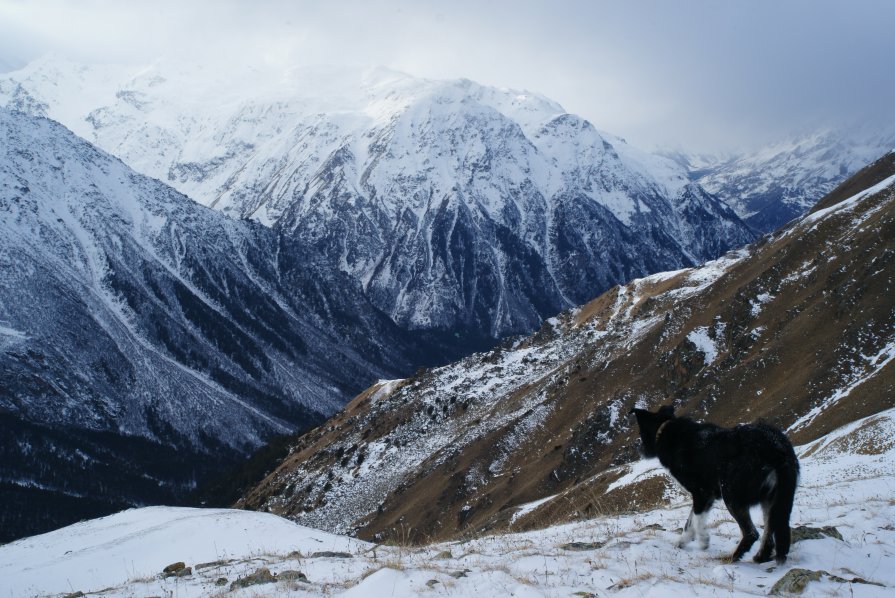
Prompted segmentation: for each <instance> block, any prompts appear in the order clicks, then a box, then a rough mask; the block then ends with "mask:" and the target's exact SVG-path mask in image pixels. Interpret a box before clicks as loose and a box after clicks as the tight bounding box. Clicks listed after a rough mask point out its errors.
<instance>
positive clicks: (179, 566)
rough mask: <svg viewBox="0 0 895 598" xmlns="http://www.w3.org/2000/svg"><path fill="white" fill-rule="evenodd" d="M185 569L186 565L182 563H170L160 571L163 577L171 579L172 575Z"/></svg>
mask: <svg viewBox="0 0 895 598" xmlns="http://www.w3.org/2000/svg"><path fill="white" fill-rule="evenodd" d="M185 568H186V563H184V562H183V561H177V562H176V563H171V564H170V565H168V566H167V567H165V568H164V569H162V573H163V574H164V576H165V577H171V576H172V575H176V574H177V572H178V571H182V570H183V569H185Z"/></svg>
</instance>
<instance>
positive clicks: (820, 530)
mask: <svg viewBox="0 0 895 598" xmlns="http://www.w3.org/2000/svg"><path fill="white" fill-rule="evenodd" d="M823 538H835V539H837V540H840V541H842V534H840V533H839V530H838V529H836V528H835V527H833V526H831V525H828V526H825V527H809V526H807V525H800V526H798V527H794V528H792V543H793V544H795V543H796V542H801V541H802V540H821V539H823Z"/></svg>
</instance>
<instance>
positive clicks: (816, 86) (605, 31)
mask: <svg viewBox="0 0 895 598" xmlns="http://www.w3.org/2000/svg"><path fill="white" fill-rule="evenodd" d="M48 50H53V51H56V52H59V53H60V54H62V55H65V56H68V57H70V58H72V59H75V60H82V61H117V62H134V63H139V62H147V61H150V60H152V59H153V58H156V57H158V56H160V55H168V56H171V55H174V56H183V57H184V58H185V59H188V60H192V61H197V60H240V61H256V62H264V63H267V64H270V65H273V66H278V65H283V66H287V65H293V64H324V65H329V64H331V65H342V64H346V65H352V66H366V65H370V66H372V65H384V66H388V67H391V68H395V69H398V70H402V71H405V72H408V73H410V74H414V75H419V76H425V77H433V78H454V77H467V78H470V79H473V80H476V81H478V82H480V83H485V84H490V85H497V86H505V87H514V88H520V89H527V90H531V91H538V92H540V93H543V94H544V95H547V96H548V97H550V98H552V99H554V100H556V101H558V102H560V103H561V104H562V105H563V106H564V107H565V108H566V109H567V110H569V111H570V112H575V113H578V114H580V115H582V116H584V117H586V118H587V119H589V120H590V121H592V122H593V123H594V124H595V125H596V126H597V127H598V128H601V129H604V130H607V131H609V132H612V133H615V134H617V135H621V136H623V137H626V138H627V139H628V141H630V142H631V143H634V144H635V145H639V146H641V147H644V148H645V149H652V148H654V147H657V146H666V147H669V146H670V147H675V146H678V147H681V148H684V149H691V150H695V151H713V150H716V149H717V150H721V149H731V148H737V147H742V146H749V145H755V144H760V143H763V142H766V141H767V140H770V139H773V138H775V137H778V136H782V135H785V134H786V133H787V132H789V131H791V130H795V129H802V128H805V127H815V126H820V125H821V124H824V123H828V122H862V121H864V122H866V121H868V120H871V119H883V118H885V119H887V121H888V122H890V123H891V122H892V121H893V119H892V118H891V108H892V107H893V106H895V1H890V0H848V1H846V0H842V1H837V2H834V1H828V0H742V1H734V0H715V1H711V0H676V1H671V0H665V1H662V0H656V1H636V0H618V1H613V2H608V1H597V0H592V1H585V0H582V1H562V0H552V1H550V2H546V1H545V2H534V1H529V2H525V1H524V0H515V1H506V2H504V1H501V0H478V1H466V0H450V1H442V0H439V1H436V0H417V1H409V0H391V1H377V0H362V1H340V0H328V1H323V0H321V1H319V2H303V1H296V0H290V1H286V0H268V1H265V0H253V1H250V2H248V1H247V2H241V1H236V0H232V1H227V0H216V1H210V0H209V1H205V0H202V1H188V0H179V1H169V0H154V1H152V2H139V1H137V0H120V1H115V2H113V1H110V0H81V1H75V0H71V1H68V2H65V1H62V0H28V1H20V0H0V71H2V70H9V69H11V68H15V67H17V66H20V65H21V64H23V63H24V62H27V61H28V60H30V59H32V58H34V57H36V56H38V55H40V54H42V53H44V52H46V51H48ZM887 111H888V114H885V112H887Z"/></svg>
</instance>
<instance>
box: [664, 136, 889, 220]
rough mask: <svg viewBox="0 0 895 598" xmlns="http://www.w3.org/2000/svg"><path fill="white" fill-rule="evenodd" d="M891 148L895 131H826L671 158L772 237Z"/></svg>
mask: <svg viewBox="0 0 895 598" xmlns="http://www.w3.org/2000/svg"><path fill="white" fill-rule="evenodd" d="M893 148H895V131H891V130H890V131H889V132H880V131H879V130H876V129H874V130H866V129H860V128H858V129H854V130H845V129H830V130H824V131H820V132H817V133H814V134H811V135H803V136H801V137H796V138H795V139H792V140H787V141H782V142H779V143H775V144H773V145H770V146H768V147H765V148H762V149H761V150H759V151H756V152H754V153H750V154H745V155H739V156H734V157H727V158H721V159H718V158H706V157H701V156H687V155H685V154H681V153H677V154H669V157H671V158H673V159H675V160H676V161H677V162H678V163H680V164H681V165H683V166H684V167H686V168H687V169H688V171H689V172H690V176H691V178H692V179H693V180H695V181H697V182H698V183H699V184H700V185H701V186H702V187H703V188H705V189H706V190H707V191H708V192H710V193H712V194H714V195H715V196H717V197H718V198H719V199H722V200H723V201H725V202H726V203H727V204H728V205H730V206H731V207H732V208H733V209H734V210H735V211H736V213H737V215H738V216H739V217H740V218H742V219H743V220H744V221H745V222H746V223H747V224H749V225H750V226H751V227H753V228H754V229H756V230H758V231H761V232H771V231H774V230H776V229H778V228H779V227H781V226H783V225H784V224H786V223H787V222H789V221H790V220H792V219H794V218H797V217H799V216H801V215H803V214H805V213H806V212H808V210H810V209H811V207H812V206H813V205H814V202H815V201H817V199H818V198H820V197H823V196H824V195H826V194H827V193H829V192H830V191H832V190H833V188H834V187H836V186H837V185H838V184H839V183H841V182H842V181H844V180H845V179H846V178H848V177H850V176H851V175H853V174H854V173H855V172H857V171H858V170H859V169H860V168H863V167H864V166H865V165H866V164H869V163H870V162H872V161H874V160H876V159H877V158H879V157H880V156H882V155H884V154H886V153H887V152H889V151H891V150H892V149H893Z"/></svg>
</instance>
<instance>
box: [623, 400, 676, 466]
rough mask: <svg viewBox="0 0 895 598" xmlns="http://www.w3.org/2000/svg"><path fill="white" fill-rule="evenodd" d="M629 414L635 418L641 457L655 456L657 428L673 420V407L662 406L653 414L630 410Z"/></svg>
mask: <svg viewBox="0 0 895 598" xmlns="http://www.w3.org/2000/svg"><path fill="white" fill-rule="evenodd" d="M631 413H632V414H633V415H635V416H637V427H639V428H640V442H641V450H642V451H643V456H645V457H655V456H656V434H657V433H658V432H659V428H660V427H661V426H662V424H664V423H665V422H667V421H668V420H672V419H674V407H673V406H672V405H664V406H662V407H659V410H658V411H657V412H655V413H653V412H652V411H647V410H646V409H637V408H634V409H631Z"/></svg>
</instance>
